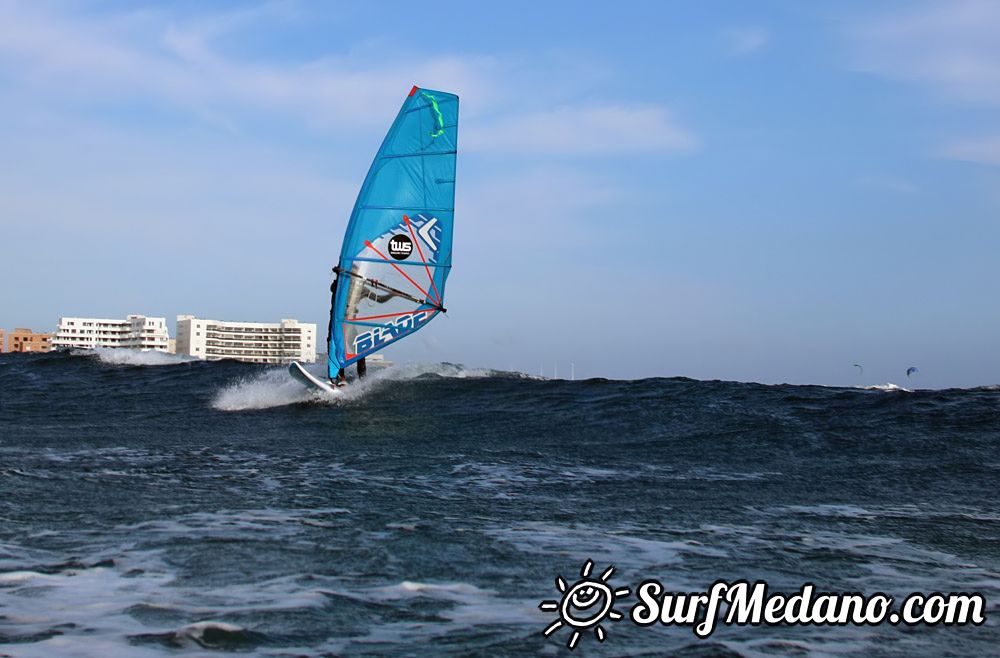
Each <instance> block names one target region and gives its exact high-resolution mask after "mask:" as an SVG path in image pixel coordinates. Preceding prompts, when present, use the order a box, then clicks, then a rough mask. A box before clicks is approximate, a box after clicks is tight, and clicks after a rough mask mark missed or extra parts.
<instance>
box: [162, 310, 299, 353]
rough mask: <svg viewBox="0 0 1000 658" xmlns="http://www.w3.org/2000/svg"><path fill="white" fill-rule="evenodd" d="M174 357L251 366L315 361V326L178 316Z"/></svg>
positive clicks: (292, 322) (295, 322) (290, 321)
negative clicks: (236, 362) (248, 364)
mask: <svg viewBox="0 0 1000 658" xmlns="http://www.w3.org/2000/svg"><path fill="white" fill-rule="evenodd" d="M176 334H177V353H178V354H188V355H190V356H194V357H198V358H199V359H208V360H209V361H217V360H219V359H236V360H238V361H251V362H253V363H288V362H290V361H302V362H305V363H312V362H313V361H315V360H316V325H315V324H300V323H299V322H298V321H297V320H282V321H281V322H222V321H219V320H205V319H203V318H196V317H194V316H192V315H178V316H177V330H176Z"/></svg>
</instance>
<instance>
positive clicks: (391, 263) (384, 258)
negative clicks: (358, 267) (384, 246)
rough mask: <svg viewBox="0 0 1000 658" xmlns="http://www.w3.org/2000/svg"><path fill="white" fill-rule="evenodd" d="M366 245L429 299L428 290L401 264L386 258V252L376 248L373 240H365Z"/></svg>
mask: <svg viewBox="0 0 1000 658" xmlns="http://www.w3.org/2000/svg"><path fill="white" fill-rule="evenodd" d="M365 246H366V247H368V248H369V249H371V250H372V251H374V252H375V253H376V254H378V255H379V257H380V258H381V259H382V260H384V261H385V262H387V263H389V264H390V265H392V266H393V268H395V270H396V271H397V272H399V273H400V274H402V275H403V276H404V277H406V280H407V281H409V282H410V283H412V284H413V285H414V286H415V287H416V289H417V290H419V291H420V293H421V294H422V295H423V296H424V299H427V298H428V297H430V295H428V294H427V291H426V290H424V289H423V288H421V287H420V286H419V285H418V284H417V282H416V281H414V280H413V279H411V278H410V275H409V274H407V273H406V272H404V271H403V270H401V269H399V265H396V264H395V263H393V262H392V261H391V260H389V259H388V258H386V257H385V254H383V253H382V252H381V251H379V250H378V249H376V248H375V245H373V244H372V243H371V242H369V241H368V240H365Z"/></svg>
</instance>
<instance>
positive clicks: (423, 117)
mask: <svg viewBox="0 0 1000 658" xmlns="http://www.w3.org/2000/svg"><path fill="white" fill-rule="evenodd" d="M457 151H458V96H456V95H455V94H449V93H446V92H443V91H434V90H431V89H421V88H419V87H414V88H413V89H411V90H410V93H409V94H408V95H407V97H406V100H404V101H403V107H402V108H401V109H400V110H399V114H398V115H396V119H395V121H393V122H392V126H391V127H390V128H389V132H388V134H386V136H385V140H384V141H383V142H382V146H381V148H379V150H378V154H377V155H376V156H375V160H374V162H372V166H371V168H370V169H369V170H368V175H367V176H366V177H365V182H364V184H362V186H361V191H360V192H359V193H358V200H357V201H356V202H355V204H354V210H353V211H352V212H351V219H350V221H349V222H348V225H347V233H346V234H345V235H344V242H343V246H342V247H341V250H340V261H339V263H338V265H337V267H336V268H334V269H335V271H336V272H337V284H336V287H335V288H334V292H333V296H332V301H331V309H330V337H329V352H328V353H329V355H330V356H329V359H328V363H327V367H328V370H329V374H330V378H331V379H332V378H334V377H335V376H336V374H337V372H338V371H339V370H340V369H341V368H344V367H346V366H348V365H350V364H352V363H354V362H355V361H357V360H358V359H361V358H363V357H365V356H368V355H369V354H373V353H375V352H377V351H379V350H381V349H382V348H384V347H386V346H388V345H391V344H392V343H394V342H396V341H397V340H399V339H401V338H404V337H406V336H409V335H410V334H412V333H414V332H415V331H417V330H418V329H420V328H421V327H423V326H424V325H426V324H427V323H428V322H430V321H431V319H433V318H434V316H436V315H437V314H438V313H442V312H444V310H445V306H444V291H445V282H446V281H447V279H448V273H449V271H450V270H451V244H452V229H453V227H454V222H455V157H456V153H457Z"/></svg>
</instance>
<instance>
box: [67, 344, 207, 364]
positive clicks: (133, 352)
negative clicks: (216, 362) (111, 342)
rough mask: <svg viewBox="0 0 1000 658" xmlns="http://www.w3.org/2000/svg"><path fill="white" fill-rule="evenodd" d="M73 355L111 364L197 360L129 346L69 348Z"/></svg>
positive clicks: (173, 362) (169, 362)
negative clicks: (87, 348)
mask: <svg viewBox="0 0 1000 658" xmlns="http://www.w3.org/2000/svg"><path fill="white" fill-rule="evenodd" d="M70 354H72V355H73V356H89V357H95V358H97V359H98V360H100V361H101V362H102V363H107V364H109V365H113V366H172V365H177V364H178V363H189V362H191V361H197V360H198V359H195V358H194V357H192V356H187V355H186V354H168V353H167V352H159V351H156V350H140V349H135V348H130V347H97V348H94V349H92V350H83V349H76V350H71V351H70Z"/></svg>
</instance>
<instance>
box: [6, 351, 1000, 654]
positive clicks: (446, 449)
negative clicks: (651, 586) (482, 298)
mask: <svg viewBox="0 0 1000 658" xmlns="http://www.w3.org/2000/svg"><path fill="white" fill-rule="evenodd" d="M317 370H318V368H317ZM588 564H590V565H592V566H591V567H588V566H587V565H588ZM611 566H613V567H614V571H613V572H612V573H611V574H609V575H608V576H607V578H606V580H607V582H609V583H611V584H612V585H614V586H615V587H617V588H630V589H631V590H632V593H631V594H630V595H627V596H622V597H616V598H615V600H614V608H615V609H617V610H619V611H620V612H622V613H623V617H622V618H621V619H617V620H613V619H610V618H609V619H605V621H604V622H603V623H602V624H601V626H602V629H603V632H602V634H603V641H599V639H598V638H597V632H596V630H593V629H589V628H588V629H585V632H583V633H582V634H581V635H580V637H578V638H577V639H578V642H577V643H576V644H575V646H574V647H573V648H572V649H570V648H568V646H567V644H569V642H570V639H571V637H572V628H571V627H570V626H569V625H564V627H557V628H556V629H555V630H554V631H552V632H551V633H550V634H549V635H548V636H546V635H544V634H543V631H544V630H546V629H547V628H549V627H550V625H551V624H552V623H553V622H554V621H556V620H558V619H559V615H560V614H561V613H559V612H553V611H552V610H551V609H548V610H546V609H544V606H542V608H540V604H541V603H542V602H543V601H546V600H556V601H559V600H560V597H561V596H562V594H561V590H560V589H559V586H558V583H559V579H562V582H563V583H564V585H565V584H566V583H574V582H575V581H577V580H580V579H581V573H582V572H584V571H587V570H588V568H589V569H592V574H593V575H598V574H600V575H602V576H603V575H604V574H606V573H607V569H608V568H609V567H611ZM650 579H652V580H656V581H658V582H660V583H662V585H663V587H664V588H666V589H669V590H671V591H678V592H700V591H705V590H707V589H708V588H709V587H711V585H712V584H713V583H714V582H716V581H719V580H724V581H737V580H747V581H749V582H757V581H764V582H766V583H767V584H768V586H769V588H771V590H773V591H785V592H794V591H797V590H799V588H801V587H802V586H803V584H804V583H813V584H814V585H815V587H816V589H817V590H818V591H825V592H860V593H864V594H866V595H870V594H873V593H876V592H883V593H886V594H888V595H891V596H894V597H900V598H901V597H903V596H905V595H907V594H909V593H911V592H924V593H932V592H943V593H949V592H974V593H978V594H981V595H982V596H983V597H984V600H985V602H986V606H985V617H986V620H985V623H982V624H979V625H965V626H957V625H944V624H938V625H917V626H908V625H905V624H899V625H890V624H884V625H877V626H871V625H861V626H859V625H852V624H848V625H846V626H830V625H826V626H817V625H806V626H803V625H789V624H781V625H772V626H769V625H765V624H761V625H743V626H738V625H725V624H722V623H719V624H718V625H717V628H716V629H715V631H714V633H712V634H711V635H710V636H709V637H707V638H704V639H702V638H700V637H698V636H696V635H695V633H694V632H693V630H692V628H690V627H685V626H665V625H663V624H658V623H657V624H653V625H651V626H646V627H643V626H639V625H637V624H635V623H632V621H631V620H630V617H629V610H630V609H631V608H632V606H634V605H636V602H637V599H636V597H635V593H634V590H635V588H636V587H637V586H638V585H639V584H640V583H642V582H643V581H647V580H650ZM563 589H565V587H563ZM550 608H551V606H550ZM998 620H1000V387H985V388H975V389H951V390H906V389H905V388H901V387H899V386H894V385H891V384H884V385H881V386H873V387H869V388H834V387H823V386H798V385H795V386H793V385H761V384H752V383H736V382H724V381H696V380H692V379H685V378H662V379H659V378H658V379H642V380H632V381H615V380H609V379H587V380H578V381H567V380H554V379H542V378H539V377H531V376H527V375H524V374H518V373H509V372H500V371H493V370H486V369H474V368H468V367H464V366H461V365H455V364H444V363H438V364H408V365H402V364H401V365H395V366H392V367H388V368H383V369H379V370H375V369H372V370H371V374H370V376H369V377H368V378H367V379H365V380H364V381H363V382H360V383H354V384H352V385H351V386H349V387H348V388H347V389H346V390H345V391H344V393H343V394H342V395H338V396H336V397H335V398H333V399H323V398H318V397H314V396H313V395H312V394H310V393H308V392H307V391H305V390H304V389H303V388H302V387H301V386H300V385H299V384H297V383H296V382H295V381H293V380H292V379H291V378H290V377H289V376H288V374H287V373H286V371H285V369H284V368H282V367H278V366H262V365H251V364H243V363H236V362H225V361H223V362H213V363H209V362H202V361H185V360H183V359H182V358H180V357H176V356H171V355H165V354H158V353H148V352H146V353H143V352H134V351H128V350H103V351H102V350H98V351H96V352H80V353H50V354H35V355H24V354H7V355H0V656H5V657H6V656H16V657H18V658H21V657H24V658H53V657H55V658H58V657H62V656H74V657H76V656H94V657H107V656H137V657H151V658H163V657H169V656H216V655H232V654H236V655H242V656H269V657H270V656H274V657H279V656H280V657H292V656H383V655H406V656H467V655H471V656H475V655H484V656H486V655H488V656H505V655H510V656H520V655H532V656H535V655H541V656H560V655H561V656H569V655H573V656H640V655H643V656H647V655H648V656H654V655H655V656H660V655H673V656H682V657H698V658H707V657H710V656H722V657H738V656H747V657H749V656H983V655H1000V627H998Z"/></svg>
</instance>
